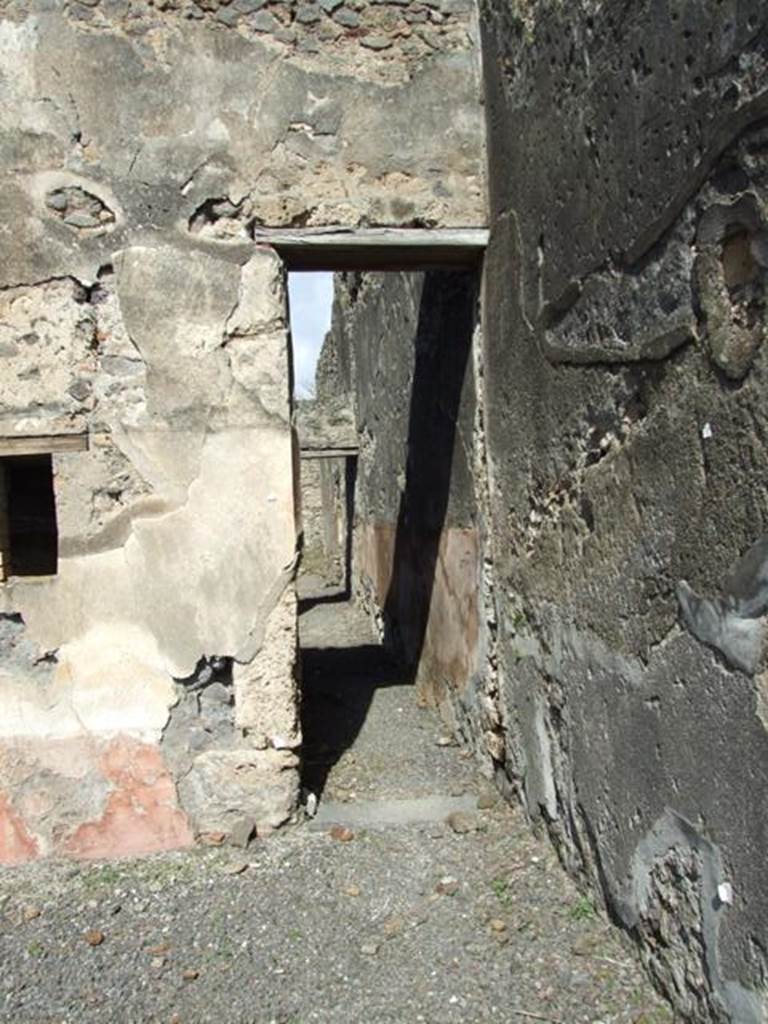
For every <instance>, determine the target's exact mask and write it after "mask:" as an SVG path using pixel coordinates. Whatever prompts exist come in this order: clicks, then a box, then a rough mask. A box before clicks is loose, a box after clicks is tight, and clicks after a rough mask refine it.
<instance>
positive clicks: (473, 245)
mask: <svg viewBox="0 0 768 1024" xmlns="http://www.w3.org/2000/svg"><path fill="white" fill-rule="evenodd" d="M253 237H254V240H255V241H256V242H257V243H258V242H261V243H263V244H265V245H270V246H272V248H274V249H276V250H277V252H278V253H279V254H280V255H281V256H282V257H283V259H284V260H285V262H286V263H287V265H288V269H289V270H446V269H471V268H473V267H476V266H477V264H478V263H479V262H480V260H481V259H482V256H483V253H484V252H485V249H486V247H487V245H488V230H487V229H486V228H344V227H339V228H333V227H331V228H256V229H255V230H254V234H253Z"/></svg>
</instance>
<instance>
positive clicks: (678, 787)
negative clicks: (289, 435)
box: [468, 0, 768, 1024]
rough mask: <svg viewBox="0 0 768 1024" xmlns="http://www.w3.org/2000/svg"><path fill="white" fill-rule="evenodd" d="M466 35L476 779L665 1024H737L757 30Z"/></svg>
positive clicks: (761, 379) (661, 25)
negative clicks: (509, 808)
mask: <svg viewBox="0 0 768 1024" xmlns="http://www.w3.org/2000/svg"><path fill="white" fill-rule="evenodd" d="M481 19H482V24H483V39H484V68H485V75H486V85H487V103H488V124H489V147H490V149H489V160H490V182H491V224H492V237H491V245H490V249H489V253H488V257H487V260H486V285H485V297H484V298H485V330H484V351H483V362H484V365H485V367H486V373H485V376H484V381H485V393H484V399H485V425H486V432H487V437H486V443H487V459H488V468H489V499H490V512H491V516H492V523H493V526H492V531H491V535H492V544H491V548H490V551H489V556H490V563H489V580H490V584H491V588H492V594H493V598H494V599H493V606H492V611H491V615H490V620H491V621H492V623H493V624H494V625H495V628H497V630H498V633H497V644H496V651H495V653H496V657H497V662H498V665H497V669H496V668H495V667H494V665H493V664H492V663H490V664H489V672H488V676H487V680H489V681H491V682H492V685H493V687H494V689H495V690H496V692H497V693H498V696H499V714H500V717H501V720H502V722H503V725H504V730H503V738H504V747H505V749H504V750H503V751H501V750H496V751H495V752H492V751H488V750H485V749H483V748H482V746H481V753H482V754H483V756H485V757H489V755H492V756H491V758H490V759H491V760H492V761H493V762H494V763H495V770H496V773H497V777H498V778H499V780H500V782H502V784H504V785H506V786H507V787H509V788H513V789H515V790H517V791H518V792H519V793H520V794H521V795H522V797H523V799H524V801H525V803H526V806H527V807H528V810H529V812H530V814H531V816H532V817H533V818H534V819H538V820H540V821H543V822H544V823H545V824H546V826H547V828H548V829H549V831H550V834H551V835H552V837H553V839H554V841H555V843H556V844H557V846H558V849H559V851H560V853H561V856H562V858H563V860H564V862H565V863H566V865H567V866H568V867H569V868H570V869H571V870H572V871H574V872H578V873H580V874H581V876H582V878H583V879H584V881H585V883H586V884H588V885H590V886H591V887H592V890H593V892H595V893H596V894H597V895H598V896H599V898H600V900H601V901H603V902H604V903H605V904H606V906H607V907H608V909H609V911H610V913H611V914H612V915H613V916H614V917H615V918H616V919H617V920H618V921H620V922H621V923H622V924H623V925H624V926H625V927H626V928H627V929H628V930H629V931H630V932H631V933H632V934H633V935H634V937H635V938H636V939H637V941H638V943H639V945H640V949H641V951H642V955H643V957H644V959H645V961H646V963H647V965H648V967H649V970H650V971H651V973H652V974H653V976H654V977H655V978H656V979H657V980H658V982H659V984H660V985H661V986H662V987H663V988H664V989H665V990H666V991H667V992H668V993H669V995H670V996H671V998H672V1000H673V1002H674V1003H675V1005H676V1006H677V1008H678V1010H679V1011H680V1014H681V1017H682V1019H686V1020H699V1021H733V1022H738V1024H753V1022H754V1024H757V1022H762V1021H764V1020H765V1019H766V992H767V991H768V961H767V959H766V951H767V950H768V933H767V932H766V921H768V886H767V885H766V879H765V872H764V863H765V855H766V848H767V847H766V831H765V829H766V821H767V820H768V804H767V803H766V799H767V794H768V736H767V735H766V718H765V711H764V707H765V703H764V700H765V698H764V676H763V674H762V671H761V670H762V661H761V660H760V658H759V656H758V653H759V647H760V644H759V639H760V630H761V624H760V621H759V620H760V617H761V616H762V615H764V611H765V602H764V597H763V593H762V592H763V586H764V584H763V582H762V580H763V579H764V545H762V546H760V547H758V549H756V551H755V552H753V554H752V556H750V558H749V559H748V561H747V563H745V564H743V565H741V566H738V567H737V570H736V571H735V573H734V575H733V578H731V579H729V578H728V573H729V570H730V569H731V567H732V566H734V564H735V563H736V562H737V559H738V558H739V557H740V556H741V555H742V554H743V553H744V552H745V551H747V550H748V549H749V548H750V547H751V546H752V545H753V543H754V542H755V541H758V540H759V539H760V538H761V537H762V536H763V535H764V534H765V533H766V528H767V527H768V503H767V500H766V495H767V492H766V488H765V479H766V472H767V471H768V450H767V449H766V444H765V440H766V427H768V422H767V421H766V416H765V406H766V402H765V385H766V379H768V378H767V377H766V373H767V372H768V364H767V363H766V359H767V358H768V353H767V352H766V348H765V343H764V342H765V325H766V287H767V282H768V254H767V252H766V248H765V246H766V238H767V237H768V222H767V219H766V210H767V209H768V191H766V187H767V185H768V134H767V131H768V129H767V128H766V120H765V119H766V116H767V115H768V92H766V81H768V79H767V77H766V72H767V71H768V13H767V12H766V8H765V5H764V4H761V3H758V2H749V0H744V2H738V3H737V2H735V0H724V2H722V3H718V4H698V3H696V4H694V3H687V2H684V0H663V2H662V0H659V2H651V0H642V2H639V3H635V4H625V3H620V2H613V0H606V2H602V3H592V2H586V0H585V2H573V3H568V4H560V3H556V2H548V0H542V2H539V3H531V4H523V3H519V4H518V3H516V2H502V0H499V2H496V0H484V2H483V4H482V5H481ZM682 581H687V584H683V583H682ZM702 594H706V595H708V596H709V597H711V598H714V599H715V600H713V601H712V602H710V603H709V604H707V603H706V602H704V603H701V602H699V601H698V597H697V595H702ZM494 677H495V678H494ZM469 718H470V720H469V722H468V731H469V732H473V731H474V728H473V725H472V721H471V718H472V715H471V711H470V713H469Z"/></svg>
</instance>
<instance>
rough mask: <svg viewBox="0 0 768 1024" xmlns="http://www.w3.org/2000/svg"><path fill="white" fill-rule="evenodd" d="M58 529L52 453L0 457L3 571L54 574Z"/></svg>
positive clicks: (0, 544) (0, 557) (56, 562)
mask: <svg viewBox="0 0 768 1024" xmlns="http://www.w3.org/2000/svg"><path fill="white" fill-rule="evenodd" d="M58 547H59V544H58V529H57V526H56V500H55V497H54V490H53V460H52V457H51V455H50V454H43V455H12V456H4V457H2V458H0V560H1V562H2V564H1V567H0V572H1V573H2V578H3V579H6V578H7V577H9V576H53V575H55V574H56V570H57V566H58Z"/></svg>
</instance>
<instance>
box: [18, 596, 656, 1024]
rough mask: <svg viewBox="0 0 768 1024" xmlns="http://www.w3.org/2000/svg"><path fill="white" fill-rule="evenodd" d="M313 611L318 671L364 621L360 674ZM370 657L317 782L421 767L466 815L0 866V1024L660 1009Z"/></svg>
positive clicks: (509, 1016)
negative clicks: (110, 859) (464, 804)
mask: <svg viewBox="0 0 768 1024" xmlns="http://www.w3.org/2000/svg"><path fill="white" fill-rule="evenodd" d="M316 607H317V608H324V611H322V612H317V611H315V612H314V616H313V620H314V621H313V622H310V620H308V619H306V620H305V622H304V627H305V628H304V637H305V639H307V638H310V639H311V636H312V629H314V628H315V627H316V628H317V629H318V630H319V631H320V632H321V634H322V636H323V637H324V640H323V642H324V643H325V644H326V648H327V649H329V650H331V651H333V650H336V655H333V656H332V657H331V660H330V662H326V666H327V665H328V664H330V665H331V666H332V665H333V659H334V658H335V657H336V656H337V655H339V648H341V647H343V645H344V643H345V642H346V643H351V644H353V645H354V644H357V645H360V641H361V636H362V640H363V644H362V646H363V648H364V651H363V655H362V660H361V662H360V665H361V666H362V670H363V674H364V675H365V673H366V672H367V671H368V670H369V668H370V667H371V664H374V663H376V658H378V657H380V654H381V652H375V651H370V650H367V648H368V647H369V646H371V643H370V637H368V636H363V635H362V634H361V633H360V632H359V630H360V629H361V628H362V627H361V624H360V622H359V620H358V621H356V622H355V621H353V618H354V617H353V616H350V614H349V613H348V612H347V613H345V612H344V611H343V610H341V611H340V610H339V609H338V608H336V609H334V608H333V606H331V605H326V606H320V605H318V606H316ZM339 616H340V618H339ZM334 617H336V619H335V626H334ZM310 625H311V627H312V628H310ZM332 629H335V630H336V632H335V633H332V632H331V630H332ZM316 642H317V635H315V640H314V641H313V643H316ZM314 649H315V650H318V651H319V650H320V649H321V648H319V647H315V648H314ZM339 656H340V655H339ZM340 657H341V656H340ZM311 659H312V656H310V662H311ZM345 659H346V660H345ZM341 660H342V661H343V662H344V664H345V673H346V674H345V675H343V676H342V675H336V676H332V677H330V678H329V677H327V676H320V675H315V677H314V682H313V683H312V685H316V686H317V687H320V688H321V689H323V690H324V691H326V692H327V693H330V694H331V695H332V696H333V698H334V700H336V701H337V705H336V707H337V711H338V712H339V713H340V714H341V713H343V712H344V711H345V700H346V697H347V696H348V694H349V692H350V688H351V686H352V682H351V680H352V679H353V678H354V668H353V661H354V658H353V656H352V655H350V654H346V655H344V656H343V657H342V658H341ZM322 665H323V662H322V659H320V661H319V663H317V662H316V664H315V667H316V668H318V669H320V668H322ZM378 666H379V668H378V669H377V671H378V672H379V674H378V675H376V676H375V678H376V679H378V680H379V681H380V683H381V684H382V685H380V686H379V687H377V688H376V689H375V691H373V692H372V693H371V694H370V699H368V698H366V699H365V700H364V701H363V704H365V706H366V708H367V715H368V717H367V718H366V719H365V721H364V722H363V721H361V720H360V718H359V713H358V711H357V710H355V711H354V713H353V714H352V722H353V724H354V728H352V727H351V726H350V727H349V728H347V727H345V729H344V731H343V733H342V736H343V737H344V738H345V739H346V740H350V738H351V742H352V744H353V745H352V746H351V748H350V749H349V750H347V751H345V752H343V753H341V756H339V754H340V751H339V750H336V751H335V752H334V748H333V741H332V740H331V741H329V740H328V738H327V736H326V739H325V740H324V739H323V738H322V737H323V733H322V730H321V729H320V727H319V725H316V736H315V742H316V744H322V743H325V745H326V753H327V755H328V756H327V757H326V758H325V760H326V762H327V763H326V764H324V765H322V766H321V767H322V771H323V772H324V773H326V774H327V775H328V777H327V780H326V781H327V784H326V792H327V793H330V792H335V793H336V795H337V797H338V795H339V794H341V795H343V796H345V797H346V799H347V800H349V801H350V802H353V801H354V800H355V799H356V796H353V795H352V794H356V793H357V792H358V791H359V792H360V793H361V795H363V794H364V796H365V799H366V800H371V799H374V800H375V799H378V798H379V797H380V796H386V797H387V798H389V799H391V798H392V797H393V796H394V797H395V798H396V797H397V795H398V794H404V795H409V796H413V795H416V794H421V793H422V792H423V791H424V790H425V788H426V781H425V780H426V778H427V774H426V773H428V772H433V773H434V774H432V776H431V777H432V788H431V789H430V790H429V792H430V793H431V794H433V795H434V794H440V793H452V794H455V793H458V792H462V793H464V794H468V793H471V794H473V795H476V802H477V803H479V805H480V807H478V809H477V810H476V811H474V812H471V813H468V814H466V813H465V814H464V815H463V816H462V817H461V818H460V819H459V820H452V821H451V822H450V823H449V822H446V823H441V824H437V825H435V824H430V825H426V824H425V825H422V826H411V827H400V828H393V827H389V828H386V829H377V828H375V827H374V828H370V829H367V830H365V831H357V832H354V833H351V832H350V831H349V830H347V831H345V830H339V829H336V830H335V831H334V832H317V831H312V830H311V829H310V828H309V827H308V824H303V825H298V826H296V827H294V828H292V829H289V830H287V831H285V832H283V833H280V834H278V835H275V836H273V837H271V838H269V839H267V840H263V841H261V842H257V843H255V844H253V845H252V846H251V847H250V848H249V849H248V850H246V851H233V850H229V849H223V848H222V849H206V848H201V849H196V850H192V851H188V852H183V853H174V854H165V855H162V856H156V857H148V858H144V859H141V860H134V861H124V862H119V863H109V864H87V865H83V864H81V865H77V864H73V863H64V862H58V863H50V862H48V863H46V862H44V863H38V864H33V865H29V866H26V867H23V868H14V869H6V870H3V871H0V955H1V956H2V963H3V971H2V975H1V977H2V981H1V982H0V1021H3V1022H5V1021H8V1022H10V1021H13V1022H15V1024H54V1022H55V1024H89V1022H92V1021H93V1022H95V1021H99V1022H101V1021H105V1022H106V1021H110V1022H117V1024H133V1022H136V1024H149V1022H152V1024H154V1022H158V1024H160V1022H162V1024H204V1022H209V1021H215V1022H217V1024H222V1022H226V1024H269V1022H274V1024H309V1022H315V1021H319V1022H337V1024H389V1022H391V1024H410V1022H414V1024H417V1022H430V1024H475V1022H476V1024H481V1022H482V1024H491V1022H501V1024H506V1022H510V1024H512V1022H523V1024H524V1022H525V1021H537V1020H538V1021H544V1022H545V1024H546V1022H548V1021H549V1022H551V1021H557V1022H561V1024H580V1022H585V1024H586V1022H590V1024H598V1022H600V1024H630V1022H632V1024H668V1022H670V1021H671V1020H672V1016H671V1014H670V1012H669V1011H668V1009H667V1008H666V1007H665V1006H664V1005H663V1004H662V1002H661V1001H660V1000H659V998H658V997H657V996H656V995H655V993H654V992H653V990H652V989H651V988H650V986H649V984H648V982H647V981H646V980H645V979H644V977H643V975H642V974H641V972H640V970H639V968H638V967H637V965H636V963H635V960H634V957H633V955H632V952H631V949H629V947H627V946H625V945H624V944H623V943H622V941H621V936H619V935H618V933H616V932H615V930H613V929H612V928H611V927H610V926H609V925H608V924H607V923H606V922H605V921H604V920H603V919H602V917H601V916H600V915H599V914H597V913H596V912H595V911H594V909H593V908H592V906H591V904H590V903H589V901H588V900H587V899H585V898H583V897H582V896H580V894H579V893H578V892H577V890H576V889H575V888H574V886H573V885H572V884H571V882H570V881H569V880H568V879H567V878H566V876H565V875H564V874H563V872H562V871H561V869H560V867H559V865H558V864H557V861H556V858H555V857H554V854H553V853H552V851H551V849H550V847H549V845H548V844H547V843H545V842H539V841H537V840H536V839H535V838H534V837H533V836H532V835H531V833H530V831H529V829H528V827H527V825H526V823H525V821H524V820H523V818H522V815H521V814H520V812H519V811H518V810H516V809H514V808H510V807H508V806H506V805H505V804H503V803H502V802H501V801H499V800H495V799H494V797H493V794H491V793H490V792H489V791H488V789H487V787H486V784H485V782H484V781H483V780H482V779H480V778H478V777H477V776H476V775H475V774H474V773H473V772H472V768H471V765H470V764H469V762H468V761H467V760H466V759H465V758H462V757H461V754H460V751H459V750H458V749H457V748H456V747H441V746H438V745H437V742H436V741H437V740H438V739H439V738H440V736H441V731H442V730H441V726H440V724H439V722H438V721H437V720H436V719H435V718H433V717H432V715H431V713H430V712H426V711H423V710H418V709H417V708H415V707H414V705H413V703H412V701H411V702H409V701H408V694H407V693H406V692H405V690H404V688H402V687H400V686H398V685H397V684H396V683H395V685H391V683H392V678H395V679H396V676H394V677H392V678H387V677H386V670H387V666H386V663H385V662H378ZM390 669H391V666H390ZM379 670H380V671H379ZM384 684H387V685H384ZM306 685H307V687H309V686H310V681H309V680H307V684H306ZM338 686H341V689H338V688H335V687H338ZM401 691H402V692H401ZM322 706H323V704H322V701H321V700H319V699H318V702H316V704H315V707H316V709H317V708H322ZM398 708H402V709H403V710H402V711H399V710H398ZM395 716H396V717H395ZM393 720H394V721H396V722H397V728H395V729H393V728H392V721H393ZM353 734H354V735H353ZM416 742H418V744H419V745H420V746H421V747H423V748H424V749H423V750H422V752H421V753H420V754H417V753H416V752H414V751H412V750H411V749H410V746H409V745H410V744H411V743H416ZM374 755H375V756H376V760H375V763H373V764H372V759H373V757H374ZM352 757H353V758H354V760H352V761H350V758H352ZM379 758H380V759H379ZM347 772H350V773H352V774H350V775H349V776H348V775H347V774H346V773H347ZM328 773H329V774H328ZM337 776H338V779H337ZM353 780H354V781H353ZM342 783H343V785H342ZM348 783H349V784H351V785H353V786H354V787H356V788H349V786H348Z"/></svg>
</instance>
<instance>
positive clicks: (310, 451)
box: [299, 447, 360, 459]
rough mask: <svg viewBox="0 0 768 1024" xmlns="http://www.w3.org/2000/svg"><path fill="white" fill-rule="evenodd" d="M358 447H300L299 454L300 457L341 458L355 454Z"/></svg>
mask: <svg viewBox="0 0 768 1024" xmlns="http://www.w3.org/2000/svg"><path fill="white" fill-rule="evenodd" d="M359 450H360V449H359V448H357V447H355V448H302V449H301V450H300V453H299V454H300V455H301V458H302V459H343V458H347V457H348V456H350V455H357V453H358V451H359Z"/></svg>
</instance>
